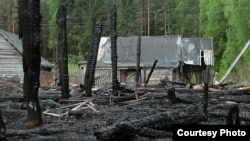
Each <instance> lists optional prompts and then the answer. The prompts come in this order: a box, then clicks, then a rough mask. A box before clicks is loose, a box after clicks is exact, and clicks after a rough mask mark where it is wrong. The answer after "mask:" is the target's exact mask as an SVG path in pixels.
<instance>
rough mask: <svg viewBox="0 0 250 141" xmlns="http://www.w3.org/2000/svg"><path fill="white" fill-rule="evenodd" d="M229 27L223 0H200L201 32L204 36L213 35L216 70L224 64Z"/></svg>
mask: <svg viewBox="0 0 250 141" xmlns="http://www.w3.org/2000/svg"><path fill="white" fill-rule="evenodd" d="M216 9H217V10H216ZM227 28H228V22H227V19H226V18H225V15H224V2H223V0H200V32H201V33H200V34H201V35H202V36H203V37H213V43H214V57H215V67H214V69H215V70H216V71H219V69H220V66H221V64H222V62H221V61H222V54H223V52H224V51H225V48H226V42H227V34H226V29H227Z"/></svg>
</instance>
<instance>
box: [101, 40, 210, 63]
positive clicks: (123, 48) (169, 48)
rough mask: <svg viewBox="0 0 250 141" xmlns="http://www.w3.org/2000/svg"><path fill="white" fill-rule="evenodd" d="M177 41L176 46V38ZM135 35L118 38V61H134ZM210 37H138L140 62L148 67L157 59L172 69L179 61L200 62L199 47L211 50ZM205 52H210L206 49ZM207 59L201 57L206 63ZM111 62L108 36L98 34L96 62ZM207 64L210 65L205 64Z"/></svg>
mask: <svg viewBox="0 0 250 141" xmlns="http://www.w3.org/2000/svg"><path fill="white" fill-rule="evenodd" d="M178 39H180V40H179V42H180V43H181V45H179V44H178V43H177V41H178ZM137 42H138V37H136V36H133V37H118V38H117V55H118V63H120V64H131V63H134V64H136V58H137V56H136V50H137ZM212 44H213V42H212V38H181V37H180V38H178V36H169V37H168V36H142V37H141V60H140V62H141V64H143V65H146V66H152V64H153V63H154V61H155V60H158V63H157V66H160V67H166V68H176V67H178V65H179V63H180V62H184V63H187V64H192V65H200V62H199V61H200V60H199V55H200V50H211V52H212V51H213V46H212ZM206 55H207V56H208V55H210V54H209V52H208V53H207V52H206ZM209 57H210V58H205V60H208V61H206V62H207V63H208V64H207V65H210V64H212V63H213V62H212V61H210V60H211V57H213V56H209ZM102 63H103V64H111V43H110V38H109V37H102V38H101V42H100V46H99V52H98V63H97V65H98V64H102ZM209 63H210V64H209Z"/></svg>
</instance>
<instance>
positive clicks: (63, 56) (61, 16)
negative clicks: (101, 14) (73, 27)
mask: <svg viewBox="0 0 250 141" xmlns="http://www.w3.org/2000/svg"><path fill="white" fill-rule="evenodd" d="M66 23H67V22H66V7H65V6H62V5H61V6H60V7H59V9H58V11H57V25H58V54H59V55H58V65H59V78H60V82H61V84H62V87H61V91H62V96H61V97H62V98H63V99H67V98H69V75H68V48H67V30H66Z"/></svg>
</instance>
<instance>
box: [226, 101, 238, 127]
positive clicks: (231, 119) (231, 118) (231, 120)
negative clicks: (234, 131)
mask: <svg viewBox="0 0 250 141" xmlns="http://www.w3.org/2000/svg"><path fill="white" fill-rule="evenodd" d="M239 113H240V110H239V107H238V105H233V106H232V107H230V109H229V112H228V116H227V120H226V121H227V125H240V117H239Z"/></svg>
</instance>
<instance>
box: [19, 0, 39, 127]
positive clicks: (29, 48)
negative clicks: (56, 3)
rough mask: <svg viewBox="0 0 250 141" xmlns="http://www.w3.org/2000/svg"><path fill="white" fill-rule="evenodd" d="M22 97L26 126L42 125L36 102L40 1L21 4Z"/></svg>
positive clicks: (32, 0)
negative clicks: (25, 107) (25, 101)
mask: <svg viewBox="0 0 250 141" xmlns="http://www.w3.org/2000/svg"><path fill="white" fill-rule="evenodd" d="M21 6H22V10H23V12H21V13H22V14H20V15H19V16H22V18H23V22H22V27H21V28H22V39H23V69H24V86H23V88H24V90H23V92H24V95H25V96H26V97H27V109H28V126H29V127H31V128H33V127H36V126H40V125H41V124H42V117H41V110H40V106H39V101H38V90H39V87H40V81H39V76H40V64H41V54H40V44H41V40H40V23H41V14H40V0H27V1H26V0H24V1H22V2H21Z"/></svg>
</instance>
